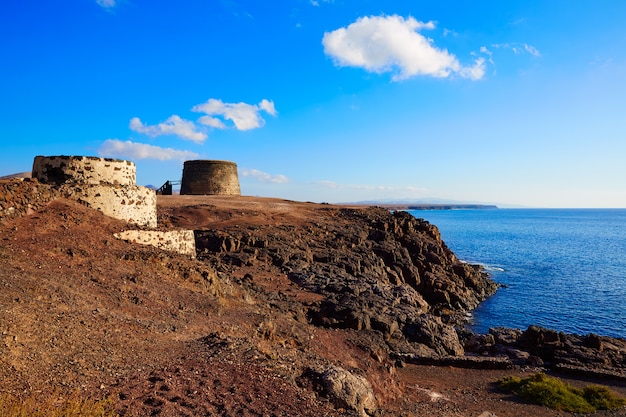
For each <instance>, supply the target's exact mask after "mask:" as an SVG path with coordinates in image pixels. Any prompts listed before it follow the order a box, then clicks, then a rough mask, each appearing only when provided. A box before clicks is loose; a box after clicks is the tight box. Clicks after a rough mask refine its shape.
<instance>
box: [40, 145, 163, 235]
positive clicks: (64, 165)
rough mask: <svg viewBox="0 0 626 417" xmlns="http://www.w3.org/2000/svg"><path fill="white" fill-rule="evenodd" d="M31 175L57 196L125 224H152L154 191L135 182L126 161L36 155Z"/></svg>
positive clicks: (153, 220) (134, 177) (134, 170)
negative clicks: (98, 211)
mask: <svg viewBox="0 0 626 417" xmlns="http://www.w3.org/2000/svg"><path fill="white" fill-rule="evenodd" d="M32 177H33V178H36V179H37V180H38V181H39V182H41V183H43V184H49V185H52V186H54V187H55V188H57V189H58V191H59V192H60V195H61V196H63V197H66V198H70V199H72V200H77V201H79V202H80V203H83V204H85V205H87V206H88V207H91V208H94V209H97V210H100V211H101V212H102V213H104V214H106V215H107V216H110V217H114V218H116V219H120V220H124V221H126V222H128V223H132V224H136V225H140V226H147V227H156V226H157V211H156V193H155V192H154V190H151V189H150V188H147V187H140V186H137V185H136V184H135V182H136V167H135V164H134V163H132V162H130V161H124V160H119V159H109V158H98V157H91V156H37V157H35V160H34V162H33V170H32Z"/></svg>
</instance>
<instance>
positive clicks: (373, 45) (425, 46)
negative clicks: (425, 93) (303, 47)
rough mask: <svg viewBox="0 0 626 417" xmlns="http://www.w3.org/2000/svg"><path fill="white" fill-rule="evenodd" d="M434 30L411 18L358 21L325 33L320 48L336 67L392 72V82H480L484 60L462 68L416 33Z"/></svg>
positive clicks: (366, 18)
mask: <svg viewBox="0 0 626 417" xmlns="http://www.w3.org/2000/svg"><path fill="white" fill-rule="evenodd" d="M434 28H435V24H434V23H433V22H432V21H430V22H426V23H424V22H419V21H417V20H415V19H414V18H413V17H408V18H406V19H405V18H403V17H401V16H398V15H393V16H370V17H361V18H359V19H358V20H357V21H356V22H354V23H352V24H350V25H349V26H347V27H345V28H340V29H337V30H335V31H332V32H326V33H325V34H324V38H323V40H322V44H323V45H324V52H325V53H326V54H327V55H329V56H331V57H333V58H334V60H335V63H336V65H339V66H353V67H361V68H365V69H366V70H367V71H370V72H376V73H384V72H394V73H395V74H394V75H393V78H392V79H393V80H394V81H398V80H403V79H406V78H410V77H413V76H417V75H428V76H433V77H449V76H450V75H453V74H456V75H458V76H460V77H464V78H471V79H480V78H482V77H483V75H484V64H485V63H484V60H476V61H475V62H474V65H473V66H470V67H464V66H462V65H461V64H460V63H459V61H458V59H457V58H456V57H455V56H454V55H453V54H450V53H449V52H448V51H446V50H444V49H438V48H437V47H436V46H434V43H433V41H432V39H429V38H426V37H425V36H423V35H422V34H420V33H419V31H420V30H424V29H434Z"/></svg>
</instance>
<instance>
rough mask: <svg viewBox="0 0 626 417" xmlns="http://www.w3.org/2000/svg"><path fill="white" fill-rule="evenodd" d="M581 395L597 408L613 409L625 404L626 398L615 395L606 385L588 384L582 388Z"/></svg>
mask: <svg viewBox="0 0 626 417" xmlns="http://www.w3.org/2000/svg"><path fill="white" fill-rule="evenodd" d="M583 397H585V399H586V400H587V402H588V403H589V404H591V405H592V406H594V407H595V408H596V409H598V410H615V409H617V408H620V407H623V406H624V404H626V399H624V398H622V397H620V396H618V395H616V394H615V393H614V392H613V391H611V390H610V389H608V388H607V387H603V386H600V385H589V386H588V387H585V388H584V389H583Z"/></svg>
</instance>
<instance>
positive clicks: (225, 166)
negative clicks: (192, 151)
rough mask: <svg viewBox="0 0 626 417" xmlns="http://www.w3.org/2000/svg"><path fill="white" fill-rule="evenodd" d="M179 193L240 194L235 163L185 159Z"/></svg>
mask: <svg viewBox="0 0 626 417" xmlns="http://www.w3.org/2000/svg"><path fill="white" fill-rule="evenodd" d="M180 193H181V194H189V195H241V190H240V188H239V176H238V174H237V164H235V163H234V162H229V161H206V160H196V161H186V162H185V165H184V167H183V180H182V184H181V187H180Z"/></svg>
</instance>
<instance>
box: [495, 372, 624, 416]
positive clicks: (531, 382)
mask: <svg viewBox="0 0 626 417" xmlns="http://www.w3.org/2000/svg"><path fill="white" fill-rule="evenodd" d="M497 384H498V387H500V389H502V390H504V391H508V392H513V393H515V394H517V395H519V396H520V397H522V398H524V399H525V400H526V401H528V402H531V403H534V404H539V405H543V406H546V407H549V408H552V409H555V410H562V411H569V412H572V413H592V412H594V411H597V410H615V409H618V408H620V407H622V406H624V404H626V400H625V399H624V398H622V397H619V396H618V395H617V394H615V393H613V392H612V391H611V390H609V389H608V388H606V387H603V386H598V385H590V386H587V387H585V388H584V389H582V390H580V389H577V388H574V387H572V386H571V385H569V384H567V383H565V382H563V381H561V380H560V379H557V378H551V377H549V376H546V375H545V374H542V373H538V374H533V375H531V376H529V377H528V378H524V379H522V378H518V377H515V376H509V377H505V378H503V379H501V380H499V381H498V383H497Z"/></svg>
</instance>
